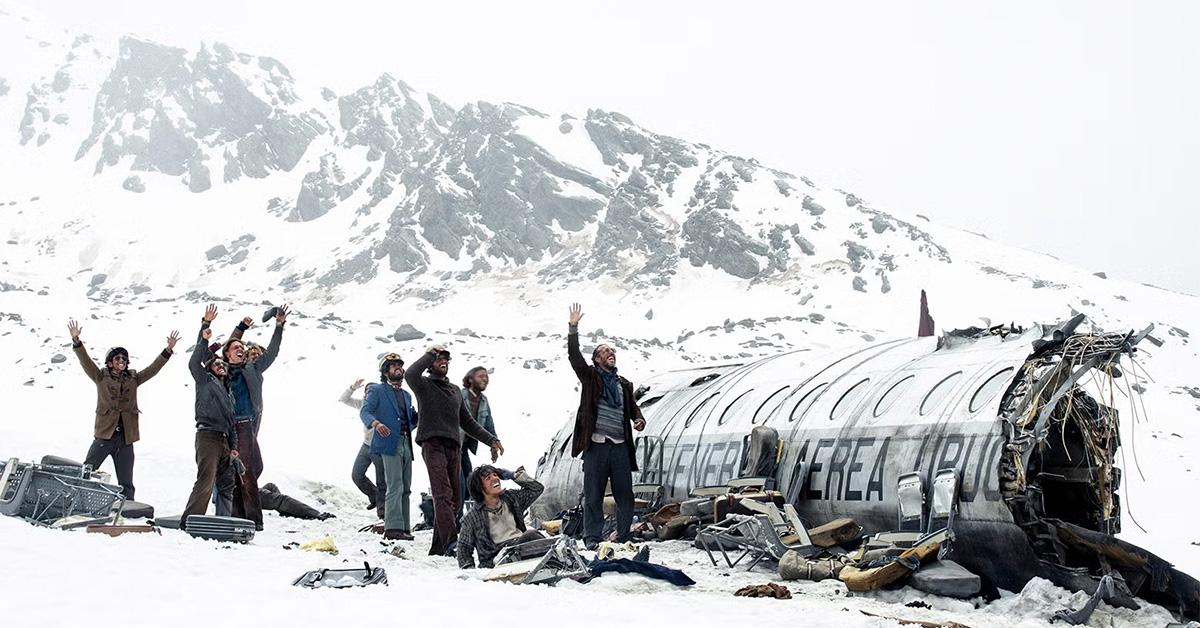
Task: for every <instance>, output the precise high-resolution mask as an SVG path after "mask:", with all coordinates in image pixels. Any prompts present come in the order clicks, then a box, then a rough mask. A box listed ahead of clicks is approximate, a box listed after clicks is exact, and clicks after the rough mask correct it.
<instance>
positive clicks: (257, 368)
mask: <svg viewBox="0 0 1200 628" xmlns="http://www.w3.org/2000/svg"><path fill="white" fill-rule="evenodd" d="M274 311H275V331H274V333H272V334H271V342H270V343H269V344H267V348H266V350H265V351H263V354H262V357H260V358H259V359H258V360H257V361H254V362H250V361H249V360H248V359H247V353H246V345H245V343H244V342H243V341H242V339H241V335H242V334H241V332H244V331H245V330H246V329H247V328H249V323H248V321H249V322H253V321H252V319H249V318H246V319H244V320H243V321H242V322H241V323H240V324H239V325H238V327H237V329H236V330H235V331H234V333H233V334H230V338H229V340H228V341H226V342H225V346H224V348H223V349H222V350H221V353H222V355H223V356H224V358H225V362H226V363H227V364H228V365H229V391H230V392H231V393H232V394H233V414H234V420H233V423H234V429H236V430H237V436H238V446H239V448H240V449H239V452H240V453H241V458H242V462H244V463H245V465H246V473H243V474H239V475H237V477H236V478H235V480H236V481H235V482H234V490H233V495H232V501H233V515H234V516H236V517H242V518H245V519H249V520H251V521H253V522H254V526H255V528H256V529H258V530H262V526H263V515H262V505H261V504H260V503H259V498H258V478H259V477H260V476H261V475H262V472H263V461H262V451H261V450H260V449H259V446H258V424H259V422H260V421H261V419H262V409H263V394H262V388H263V373H264V372H265V371H266V370H267V369H268V368H271V365H272V364H274V363H275V358H276V357H278V356H279V345H280V343H282V342H283V326H284V325H285V324H286V323H287V316H288V307H287V306H286V305H281V306H279V307H277V308H274ZM223 484H224V485H225V486H228V484H229V482H228V479H226V480H225V482H224V483H223ZM223 490H224V489H223Z"/></svg>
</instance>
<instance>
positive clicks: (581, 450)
mask: <svg viewBox="0 0 1200 628" xmlns="http://www.w3.org/2000/svg"><path fill="white" fill-rule="evenodd" d="M581 318H583V308H582V307H581V306H580V305H579V304H578V303H575V304H573V305H571V310H570V316H569V318H568V319H567V359H568V361H570V363H571V369H572V370H574V371H575V376H576V377H578V378H579V383H580V384H581V386H580V390H579V410H578V411H577V412H576V413H575V433H574V434H573V436H572V438H571V455H572V456H578V455H580V454H582V455H583V529H584V537H583V540H584V545H585V546H586V547H587V548H588V549H595V547H596V546H597V545H598V544H599V543H600V537H601V534H602V533H603V531H604V489H605V486H606V485H607V484H608V483H609V482H610V481H611V482H612V494H613V499H614V500H615V501H616V502H617V541H619V542H622V543H623V542H625V541H628V540H629V536H630V535H629V527H630V526H631V525H632V524H633V472H634V471H637V460H636V458H635V454H634V449H635V443H634V440H633V430H637V431H639V432H640V431H642V430H643V429H645V428H646V420H645V419H643V418H642V411H641V409H640V408H638V406H637V403H636V402H635V401H634V398H633V384H632V383H630V382H629V380H627V379H625V378H624V377H621V376H620V375H617V352H616V350H614V349H613V348H612V347H610V346H609V345H606V344H602V345H599V346H597V347H596V349H595V350H594V351H592V363H591V364H588V363H587V362H586V361H585V360H584V359H583V354H582V353H580V351H579V320H580V319H581Z"/></svg>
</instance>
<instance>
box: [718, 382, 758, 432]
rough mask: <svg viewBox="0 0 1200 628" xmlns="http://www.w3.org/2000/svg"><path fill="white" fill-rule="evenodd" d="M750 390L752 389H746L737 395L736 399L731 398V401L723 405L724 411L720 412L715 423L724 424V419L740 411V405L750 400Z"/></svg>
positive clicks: (730, 417)
mask: <svg viewBox="0 0 1200 628" xmlns="http://www.w3.org/2000/svg"><path fill="white" fill-rule="evenodd" d="M752 392H754V389H750V390H747V391H746V392H744V393H742V394H740V395H738V397H737V399H734V400H733V403H731V404H729V405H727V406H725V411H724V412H722V413H721V418H720V419H717V425H725V422H726V421H728V420H729V419H732V418H734V417H735V416H736V415H737V413H738V412H740V411H741V409H742V407H744V406H745V405H746V402H747V401H749V400H750V393H752Z"/></svg>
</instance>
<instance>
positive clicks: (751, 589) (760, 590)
mask: <svg viewBox="0 0 1200 628" xmlns="http://www.w3.org/2000/svg"><path fill="white" fill-rule="evenodd" d="M733 594H734V595H736V596H737V597H773V598H775V599H777V600H790V599H792V592H791V591H789V590H788V588H787V587H785V586H783V585H781V584H777V583H774V582H768V583H766V584H752V585H749V586H745V587H742V588H740V589H738V590H737V591H734V592H733Z"/></svg>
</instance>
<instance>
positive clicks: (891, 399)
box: [875, 375, 917, 417]
mask: <svg viewBox="0 0 1200 628" xmlns="http://www.w3.org/2000/svg"><path fill="white" fill-rule="evenodd" d="M916 378H917V376H916V375H909V376H908V377H905V378H904V379H902V380H900V381H898V382H896V383H895V384H892V387H891V388H889V389H887V392H885V393H883V396H882V397H880V398H879V402H878V403H876V404H875V416H876V417H878V416H880V415H882V414H883V413H884V412H887V411H888V410H891V409H892V406H894V405H896V402H897V401H899V400H900V397H903V396H904V392H905V391H906V390H908V388H909V386H912V383H913V380H915V379H916Z"/></svg>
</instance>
